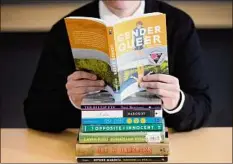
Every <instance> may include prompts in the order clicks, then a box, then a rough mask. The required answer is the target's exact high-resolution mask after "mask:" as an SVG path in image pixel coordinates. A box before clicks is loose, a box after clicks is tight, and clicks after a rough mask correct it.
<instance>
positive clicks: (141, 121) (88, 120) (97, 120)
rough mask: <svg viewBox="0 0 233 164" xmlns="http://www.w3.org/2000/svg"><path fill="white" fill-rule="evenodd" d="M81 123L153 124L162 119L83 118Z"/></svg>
mask: <svg viewBox="0 0 233 164" xmlns="http://www.w3.org/2000/svg"><path fill="white" fill-rule="evenodd" d="M81 121H82V124H83V125H114V124H155V123H161V122H162V117H123V118H84V119H82V120H81Z"/></svg>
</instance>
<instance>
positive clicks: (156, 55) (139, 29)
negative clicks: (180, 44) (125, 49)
mask: <svg viewBox="0 0 233 164" xmlns="http://www.w3.org/2000/svg"><path fill="white" fill-rule="evenodd" d="M143 31H145V30H144V27H143V22H142V21H138V22H137V23H136V28H135V29H134V34H135V35H134V38H133V39H134V50H135V51H136V53H137V55H138V64H137V65H138V66H137V73H138V77H135V76H131V78H133V79H135V80H136V81H137V82H138V87H140V83H141V81H142V78H143V76H144V74H145V70H144V65H142V64H141V63H140V56H141V55H144V56H145V54H144V51H143V49H144V48H145V47H144V35H145V32H143ZM162 56H163V53H162V52H157V51H152V52H151V53H150V54H149V55H148V60H149V63H151V65H157V64H159V63H161V62H162V61H163V60H162ZM152 73H153V72H152V71H151V72H149V73H148V74H152Z"/></svg>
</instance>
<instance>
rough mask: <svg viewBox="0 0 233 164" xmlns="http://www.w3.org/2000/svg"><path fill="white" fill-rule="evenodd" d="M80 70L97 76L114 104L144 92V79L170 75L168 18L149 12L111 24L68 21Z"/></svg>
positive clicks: (84, 19)
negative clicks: (141, 83)
mask: <svg viewBox="0 0 233 164" xmlns="http://www.w3.org/2000/svg"><path fill="white" fill-rule="evenodd" d="M65 24H66V28H67V34H68V38H69V42H70V47H71V50H72V54H73V58H74V63H75V66H76V69H77V70H82V71H87V72H90V73H93V74H95V75H97V77H98V79H102V80H104V81H105V83H106V87H105V90H106V91H108V92H109V93H110V94H111V95H112V97H113V98H114V100H115V101H122V100H124V99H126V98H127V97H129V96H131V95H132V94H134V93H136V92H140V91H144V90H145V88H141V87H140V82H141V81H142V77H143V76H145V75H148V74H156V73H162V74H168V72H169V69H168V55H167V31H166V30H167V29H166V15H165V14H163V13H149V14H144V15H142V16H139V17H129V18H126V19H121V20H120V21H119V22H117V23H115V24H111V25H110V24H108V23H106V22H104V21H103V20H101V19H97V18H91V17H67V18H65Z"/></svg>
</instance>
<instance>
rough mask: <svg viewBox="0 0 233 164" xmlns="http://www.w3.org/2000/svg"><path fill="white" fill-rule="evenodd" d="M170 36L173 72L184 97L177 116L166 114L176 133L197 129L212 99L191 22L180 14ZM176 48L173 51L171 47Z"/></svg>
mask: <svg viewBox="0 0 233 164" xmlns="http://www.w3.org/2000/svg"><path fill="white" fill-rule="evenodd" d="M176 23H177V24H176V25H177V26H178V28H177V29H176V30H175V32H174V36H173V45H172V46H173V50H174V51H175V52H174V73H173V75H174V76H176V77H177V78H178V79H179V82H180V87H181V90H182V91H183V92H184V94H185V102H184V106H183V108H182V109H181V111H180V112H178V113H176V114H165V117H166V122H167V125H168V126H169V127H172V128H174V129H175V130H176V131H189V130H193V129H197V128H200V127H201V126H203V124H204V123H205V121H206V120H207V119H208V116H209V114H210V112H211V98H210V95H209V86H208V83H207V81H206V76H205V70H204V67H203V66H204V65H203V56H202V55H203V51H202V48H201V45H200V43H199V38H198V35H197V32H196V29H195V26H194V23H193V21H192V19H191V18H190V17H189V16H188V15H186V14H184V13H183V14H180V17H179V20H178V21H177V22H176ZM174 47H175V48H174Z"/></svg>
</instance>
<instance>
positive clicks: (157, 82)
mask: <svg viewBox="0 0 233 164" xmlns="http://www.w3.org/2000/svg"><path fill="white" fill-rule="evenodd" d="M141 87H142V88H146V89H147V91H148V92H150V93H153V94H156V95H157V96H159V97H160V98H161V99H162V102H163V107H164V108H165V109H167V110H172V109H174V108H176V107H177V106H178V103H179V100H180V85H179V80H178V79H177V78H176V77H174V76H171V75H165V74H153V75H147V76H144V77H143V81H142V83H141Z"/></svg>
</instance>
